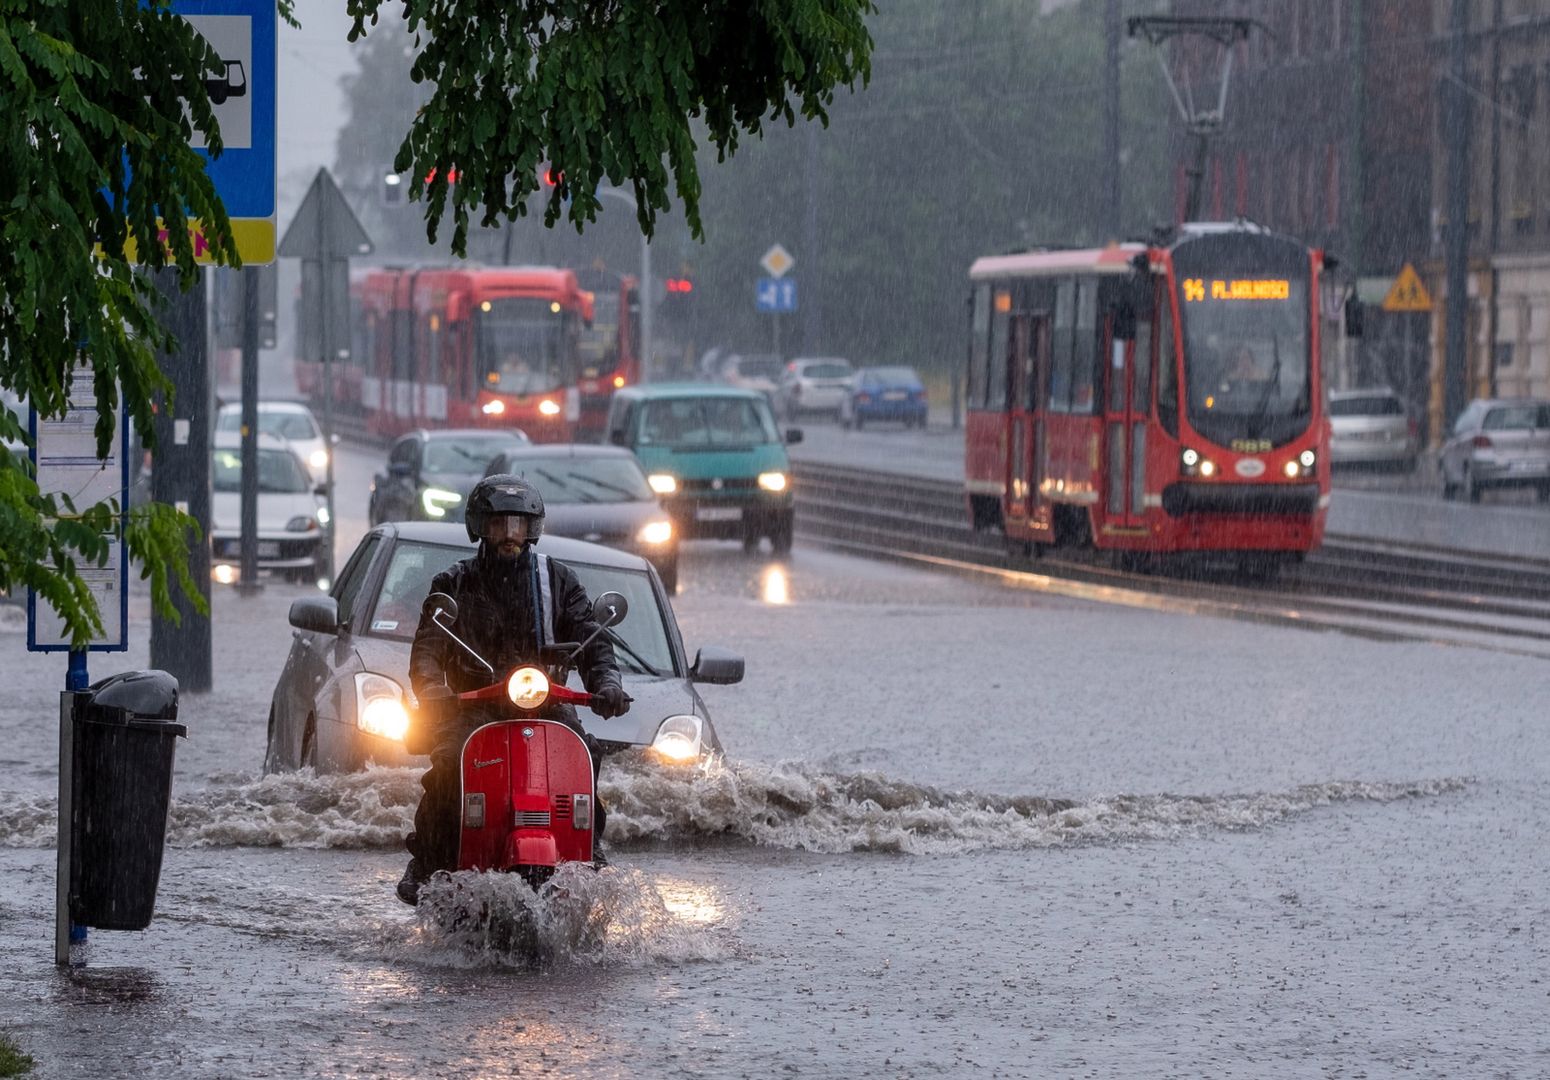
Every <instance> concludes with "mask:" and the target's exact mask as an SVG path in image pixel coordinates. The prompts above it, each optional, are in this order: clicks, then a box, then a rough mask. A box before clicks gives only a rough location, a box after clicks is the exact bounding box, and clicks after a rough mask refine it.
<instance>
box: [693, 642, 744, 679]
mask: <svg viewBox="0 0 1550 1080" xmlns="http://www.w3.org/2000/svg"><path fill="white" fill-rule="evenodd" d="M689 678H690V679H691V680H693V681H694V682H697V683H711V684H713V685H718V686H731V685H732V684H733V683H740V682H742V681H743V658H742V657H741V656H738V655H737V654H736V653H734V652H729V651H728V650H726V649H720V648H717V647H716V646H714V645H707V646H705V647H704V648H703V649H701V650H700V651H699V652H697V653H695V654H694V666H693V667H691V668H690V669H689Z"/></svg>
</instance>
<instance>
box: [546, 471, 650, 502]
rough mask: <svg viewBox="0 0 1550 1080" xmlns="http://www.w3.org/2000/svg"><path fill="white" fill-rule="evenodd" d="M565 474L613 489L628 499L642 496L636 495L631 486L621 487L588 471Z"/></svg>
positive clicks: (608, 489)
mask: <svg viewBox="0 0 1550 1080" xmlns="http://www.w3.org/2000/svg"><path fill="white" fill-rule="evenodd" d="M565 475H566V476H568V477H570V478H571V479H572V480H580V481H582V482H584V483H588V484H591V485H593V486H594V487H600V488H602V489H603V490H604V491H612V492H614V493H616V494H618V495H622V496H624V498H625V499H626V500H627V501H631V502H633V501H637V500H638V499H639V498H640V496H638V495H636V494H635V493H634V492H633V491H631V490H630V489H629V488H626V487H620V486H619V485H618V484H610V483H609V482H608V481H607V480H599V479H598V478H597V477H595V476H588V475H587V474H586V473H574V472H568V473H566V474H565Z"/></svg>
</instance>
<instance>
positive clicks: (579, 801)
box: [570, 795, 592, 832]
mask: <svg viewBox="0 0 1550 1080" xmlns="http://www.w3.org/2000/svg"><path fill="white" fill-rule="evenodd" d="M570 823H571V827H572V828H575V829H580V830H582V831H583V832H585V831H589V830H591V828H592V796H590V795H573V796H572V797H571V809H570Z"/></svg>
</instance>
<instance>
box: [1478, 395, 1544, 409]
mask: <svg viewBox="0 0 1550 1080" xmlns="http://www.w3.org/2000/svg"><path fill="white" fill-rule="evenodd" d="M1470 404H1471V405H1485V406H1487V407H1489V408H1495V407H1496V406H1498V405H1550V399H1546V398H1532V397H1486V398H1475V399H1474V400H1473V401H1471V402H1470Z"/></svg>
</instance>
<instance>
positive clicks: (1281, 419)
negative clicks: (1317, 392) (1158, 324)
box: [1178, 268, 1313, 445]
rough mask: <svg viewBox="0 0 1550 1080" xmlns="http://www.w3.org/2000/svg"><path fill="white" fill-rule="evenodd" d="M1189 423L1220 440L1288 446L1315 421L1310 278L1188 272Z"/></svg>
mask: <svg viewBox="0 0 1550 1080" xmlns="http://www.w3.org/2000/svg"><path fill="white" fill-rule="evenodd" d="M1178 279H1179V312H1180V316H1179V317H1180V322H1181V325H1182V329H1183V338H1184V394H1185V401H1186V410H1187V412H1188V416H1189V422H1190V425H1191V426H1192V427H1194V429H1195V430H1196V431H1198V432H1199V433H1200V434H1201V435H1203V436H1205V437H1206V438H1208V439H1211V440H1212V441H1213V442H1217V443H1221V444H1230V443H1231V442H1233V441H1235V440H1243V439H1251V440H1269V441H1270V442H1271V443H1272V444H1273V445H1280V444H1281V443H1284V442H1286V441H1287V440H1289V439H1291V438H1293V437H1295V436H1296V435H1298V434H1300V433H1301V432H1302V431H1304V430H1306V429H1307V425H1308V422H1309V420H1310V419H1311V418H1312V408H1313V405H1312V402H1313V394H1312V387H1313V372H1312V362H1311V352H1310V348H1309V339H1310V335H1309V325H1308V322H1309V307H1308V279H1307V274H1306V273H1305V272H1304V273H1301V274H1297V273H1289V272H1288V271H1287V270H1286V269H1285V268H1281V269H1272V270H1268V271H1263V272H1255V271H1252V270H1231V271H1227V272H1218V273H1212V272H1209V271H1208V272H1204V273H1201V272H1195V273H1189V272H1186V271H1185V270H1183V269H1181V270H1180V271H1179V275H1178Z"/></svg>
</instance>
